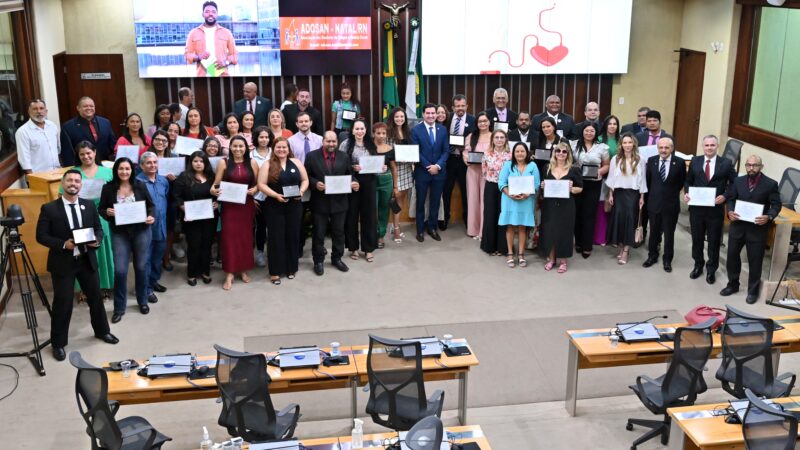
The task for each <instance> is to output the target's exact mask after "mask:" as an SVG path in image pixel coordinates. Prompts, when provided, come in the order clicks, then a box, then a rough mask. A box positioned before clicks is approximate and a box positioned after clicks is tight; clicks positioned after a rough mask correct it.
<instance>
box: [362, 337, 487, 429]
mask: <svg viewBox="0 0 800 450" xmlns="http://www.w3.org/2000/svg"><path fill="white" fill-rule="evenodd" d="M453 342H463V343H465V344H466V343H467V342H466V340H464V339H453ZM467 346H468V347H469V345H468V344H467ZM352 350H353V354H354V355H355V360H356V367H358V376H359V385H361V386H364V385H366V384H367V383H368V382H369V381H368V376H367V352H368V351H369V346H367V345H354V346H353V347H352ZM470 352H472V354H471V355H466V356H456V357H449V356H447V355H445V354H444V353H442V357H441V358H422V370H423V374H424V377H423V378H424V380H425V381H444V380H458V421H459V423H461V425H466V423H467V393H468V392H467V388H468V383H469V371H470V368H471V367H472V366H477V365H478V364H479V361H478V358H477V357H476V356H475V352H474V351H473V350H472V348H471V347H470Z"/></svg>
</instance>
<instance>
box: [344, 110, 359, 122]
mask: <svg viewBox="0 0 800 450" xmlns="http://www.w3.org/2000/svg"><path fill="white" fill-rule="evenodd" d="M342 119H344V120H356V112H355V111H351V110H349V109H344V110H342Z"/></svg>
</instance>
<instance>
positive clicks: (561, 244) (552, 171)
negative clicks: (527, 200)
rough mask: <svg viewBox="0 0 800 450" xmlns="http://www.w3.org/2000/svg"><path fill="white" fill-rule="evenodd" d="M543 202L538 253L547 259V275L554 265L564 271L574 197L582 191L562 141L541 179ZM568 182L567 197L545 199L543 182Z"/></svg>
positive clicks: (577, 172) (568, 254)
mask: <svg viewBox="0 0 800 450" xmlns="http://www.w3.org/2000/svg"><path fill="white" fill-rule="evenodd" d="M542 179H543V180H544V181H542V186H541V187H542V189H543V192H544V200H543V201H542V221H541V222H542V224H541V228H540V230H541V235H540V238H539V250H540V252H541V254H542V256H544V257H545V258H546V259H547V262H546V263H545V265H544V270H546V271H548V272H549V271H551V270H553V267H555V265H556V261H558V270H557V272H558V273H564V272H566V271H567V258H569V257H571V256H572V238H573V231H572V230H573V229H574V227H575V196H576V195H578V194H580V193H581V192H582V191H583V177H582V176H581V170H580V169H579V168H578V167H577V166H575V165H573V159H572V148H571V147H570V145H569V143H567V142H566V141H565V140H562V141H560V142H558V143H557V144H555V145H553V153H552V154H551V155H550V164H549V165H548V166H547V173H545V175H544V176H543V177H542ZM548 180H550V181H555V180H561V181H568V182H569V194H570V195H569V197H568V198H556V197H548V196H547V187H546V183H547V181H548Z"/></svg>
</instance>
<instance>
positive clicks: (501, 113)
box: [497, 110, 506, 122]
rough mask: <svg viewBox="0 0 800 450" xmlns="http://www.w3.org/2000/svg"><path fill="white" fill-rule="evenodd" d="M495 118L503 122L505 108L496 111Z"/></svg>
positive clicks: (504, 119)
mask: <svg viewBox="0 0 800 450" xmlns="http://www.w3.org/2000/svg"><path fill="white" fill-rule="evenodd" d="M497 120H499V121H501V122H505V121H506V110H502V111H497Z"/></svg>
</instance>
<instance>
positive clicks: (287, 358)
mask: <svg viewBox="0 0 800 450" xmlns="http://www.w3.org/2000/svg"><path fill="white" fill-rule="evenodd" d="M278 355H279V356H280V367H281V369H299V368H304V367H319V365H320V357H319V349H318V348H317V347H293V348H282V349H280V350H278Z"/></svg>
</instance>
